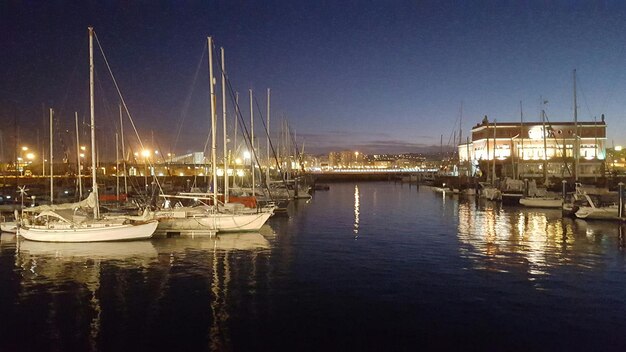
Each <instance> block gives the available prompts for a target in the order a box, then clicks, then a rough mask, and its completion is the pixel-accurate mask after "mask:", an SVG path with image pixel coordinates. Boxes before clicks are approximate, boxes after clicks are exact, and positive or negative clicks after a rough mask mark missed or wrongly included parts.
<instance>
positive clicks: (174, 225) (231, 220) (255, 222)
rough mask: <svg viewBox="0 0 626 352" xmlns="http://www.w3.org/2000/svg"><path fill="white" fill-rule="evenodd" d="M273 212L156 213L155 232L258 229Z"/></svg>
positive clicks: (205, 232) (209, 231) (243, 230)
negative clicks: (157, 221)
mask: <svg viewBox="0 0 626 352" xmlns="http://www.w3.org/2000/svg"><path fill="white" fill-rule="evenodd" d="M272 214H273V212H260V213H253V214H207V215H201V216H188V217H182V218H181V217H175V216H167V215H166V216H163V215H157V218H158V220H159V226H158V228H157V230H156V231H157V233H167V232H181V233H193V234H215V233H217V232H246V231H259V230H260V229H261V227H262V226H263V225H264V224H265V223H266V222H267V220H268V219H269V218H270V216H272Z"/></svg>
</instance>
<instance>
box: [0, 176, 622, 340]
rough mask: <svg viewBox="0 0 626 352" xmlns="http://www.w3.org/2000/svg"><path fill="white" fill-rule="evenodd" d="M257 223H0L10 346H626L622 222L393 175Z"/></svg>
mask: <svg viewBox="0 0 626 352" xmlns="http://www.w3.org/2000/svg"><path fill="white" fill-rule="evenodd" d="M292 206H293V208H292V209H290V211H291V215H292V216H291V217H290V218H288V219H287V218H275V219H271V220H270V222H269V224H268V226H266V227H264V228H263V229H262V231H261V233H250V234H227V235H221V236H219V237H217V238H187V237H178V238H155V239H153V240H151V241H140V242H126V243H96V244H46V243H35V242H28V241H16V239H15V237H14V236H7V235H3V236H2V242H1V248H0V319H1V321H2V327H1V328H0V351H27V350H53V351H70V350H72V351H74V350H76V351H90V350H93V351H96V350H100V351H141V350H149V351H155V350H158V351H161V350H168V351H192V350H193V351H200V350H227V351H228V350H233V351H251V350H420V349H437V350H441V349H458V350H461V349H462V350H472V349H474V350H498V351H501V350H564V349H568V350H585V349H592V348H593V349H594V350H622V351H623V350H626V260H625V253H624V248H623V243H624V241H623V240H622V238H623V237H622V231H624V230H623V229H621V228H619V226H617V225H615V224H611V223H598V222H584V221H580V220H570V219H561V217H560V213H559V212H558V211H535V210H526V209H522V208H501V207H499V206H497V205H496V204H493V203H489V202H487V203H482V202H481V203H476V202H475V201H474V200H472V199H469V200H467V199H459V198H452V197H444V196H442V195H441V194H436V193H434V192H432V191H431V190H430V189H429V188H427V187H422V188H421V189H419V190H417V189H416V188H415V187H409V186H408V185H406V184H405V185H401V184H394V183H385V182H382V183H358V184H351V183H343V184H332V185H331V189H330V191H328V192H318V193H316V194H315V195H314V198H313V200H312V201H310V202H304V201H301V202H298V203H295V204H293V205H292Z"/></svg>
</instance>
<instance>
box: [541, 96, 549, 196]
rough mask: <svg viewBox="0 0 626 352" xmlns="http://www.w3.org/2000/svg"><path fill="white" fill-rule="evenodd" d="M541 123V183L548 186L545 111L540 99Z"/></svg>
mask: <svg viewBox="0 0 626 352" xmlns="http://www.w3.org/2000/svg"><path fill="white" fill-rule="evenodd" d="M541 104H542V108H541V123H542V127H543V183H544V185H547V184H548V145H547V144H546V111H545V110H544V108H543V105H545V104H544V101H543V98H541Z"/></svg>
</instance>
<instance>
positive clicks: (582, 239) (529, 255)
mask: <svg viewBox="0 0 626 352" xmlns="http://www.w3.org/2000/svg"><path fill="white" fill-rule="evenodd" d="M479 207H480V206H477V205H476V204H475V203H473V202H463V203H460V204H459V213H458V214H459V222H458V231H457V233H458V239H459V242H460V246H459V252H460V254H461V256H462V257H465V258H467V259H469V260H470V261H471V263H472V266H473V267H474V268H475V269H484V270H492V271H498V272H500V271H502V272H509V271H519V270H520V269H522V270H523V271H524V272H527V273H528V274H530V275H531V277H532V276H537V275H543V274H546V273H547V272H548V270H549V269H550V268H555V267H559V266H563V265H569V266H577V267H579V268H580V269H591V268H594V267H597V266H601V265H603V264H604V263H602V262H600V261H601V260H602V258H601V257H593V258H592V260H589V258H583V259H581V257H584V256H587V253H588V252H589V251H590V250H592V251H597V250H598V248H595V247H594V248H590V246H591V247H593V246H597V244H598V243H602V242H603V240H604V239H605V238H606V235H615V236H617V235H616V234H617V227H616V226H614V225H613V224H610V223H609V224H600V223H594V224H587V223H585V222H584V221H580V220H571V219H563V218H561V214H560V211H558V210H557V211H550V210H545V211H528V210H527V209H521V210H513V211H505V210H499V211H498V210H497V209H494V208H489V207H485V208H484V209H482V208H479ZM590 228H593V230H590ZM605 242H606V241H605ZM594 260H595V261H594Z"/></svg>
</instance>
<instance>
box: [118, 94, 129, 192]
mask: <svg viewBox="0 0 626 352" xmlns="http://www.w3.org/2000/svg"><path fill="white" fill-rule="evenodd" d="M120 134H121V136H120V137H121V138H122V143H121V144H122V166H123V167H124V194H126V195H127V196H128V183H127V181H126V148H125V147H124V121H122V104H120Z"/></svg>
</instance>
